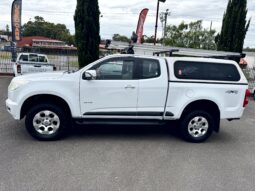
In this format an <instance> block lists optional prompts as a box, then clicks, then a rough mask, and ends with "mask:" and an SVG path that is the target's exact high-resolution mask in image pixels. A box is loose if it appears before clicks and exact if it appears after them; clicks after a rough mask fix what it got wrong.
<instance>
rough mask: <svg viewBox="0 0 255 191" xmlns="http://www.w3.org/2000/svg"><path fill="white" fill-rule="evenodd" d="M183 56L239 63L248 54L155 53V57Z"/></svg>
mask: <svg viewBox="0 0 255 191" xmlns="http://www.w3.org/2000/svg"><path fill="white" fill-rule="evenodd" d="M160 55H164V56H168V57H172V56H181V57H185V56H186V57H189V56H191V57H201V58H215V59H224V60H233V61H235V62H237V63H239V62H240V59H241V58H245V56H246V54H244V53H231V54H229V53H224V52H215V53H209V52H204V51H203V52H202V51H201V52H200V53H199V52H193V51H187V50H180V49H169V50H167V51H158V52H153V56H160Z"/></svg>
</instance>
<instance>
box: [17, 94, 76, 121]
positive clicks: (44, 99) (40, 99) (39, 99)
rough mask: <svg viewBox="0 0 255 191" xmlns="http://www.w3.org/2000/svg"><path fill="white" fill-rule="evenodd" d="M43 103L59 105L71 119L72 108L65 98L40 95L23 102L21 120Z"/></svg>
mask: <svg viewBox="0 0 255 191" xmlns="http://www.w3.org/2000/svg"><path fill="white" fill-rule="evenodd" d="M41 103H54V104H55V105H58V106H60V107H61V108H62V109H64V110H65V112H67V114H68V115H70V117H71V114H72V113H71V109H70V106H69V104H68V103H67V102H66V101H65V100H64V99H63V98H61V97H59V96H56V95H51V94H40V95H34V96H31V97H29V98H27V99H26V100H25V101H24V102H23V104H22V107H21V112H20V119H23V118H24V117H25V116H26V114H27V113H28V111H29V110H30V109H31V108H32V107H33V106H35V105H36V104H41Z"/></svg>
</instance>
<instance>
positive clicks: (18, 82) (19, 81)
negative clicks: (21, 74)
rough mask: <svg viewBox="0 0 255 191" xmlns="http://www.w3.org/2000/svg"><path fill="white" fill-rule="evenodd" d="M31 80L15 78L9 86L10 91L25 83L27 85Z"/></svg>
mask: <svg viewBox="0 0 255 191" xmlns="http://www.w3.org/2000/svg"><path fill="white" fill-rule="evenodd" d="M28 82H29V81H28V80H13V81H12V82H11V84H10V85H9V87H8V91H14V90H16V89H18V88H20V87H22V86H24V85H26V84H27V83H28Z"/></svg>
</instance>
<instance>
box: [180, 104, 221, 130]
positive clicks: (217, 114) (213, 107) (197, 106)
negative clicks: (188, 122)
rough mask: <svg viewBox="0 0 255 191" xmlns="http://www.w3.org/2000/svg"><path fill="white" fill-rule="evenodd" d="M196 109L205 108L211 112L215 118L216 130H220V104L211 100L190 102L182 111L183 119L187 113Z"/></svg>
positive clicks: (204, 109)
mask: <svg viewBox="0 0 255 191" xmlns="http://www.w3.org/2000/svg"><path fill="white" fill-rule="evenodd" d="M195 110H203V111H206V112H208V113H210V114H211V115H212V116H213V117H214V120H215V124H217V125H215V128H214V131H216V132H218V131H219V123H220V109H219V106H218V105H217V104H216V103H215V102H213V101H210V100H197V101H193V102H191V103H189V104H188V105H187V106H186V107H185V108H184V109H183V111H182V115H181V119H182V118H183V117H184V116H185V115H187V114H188V113H189V112H191V111H195Z"/></svg>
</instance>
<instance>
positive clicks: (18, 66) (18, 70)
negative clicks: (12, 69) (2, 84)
mask: <svg viewBox="0 0 255 191" xmlns="http://www.w3.org/2000/svg"><path fill="white" fill-rule="evenodd" d="M17 73H18V74H20V73H21V65H20V64H17Z"/></svg>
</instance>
